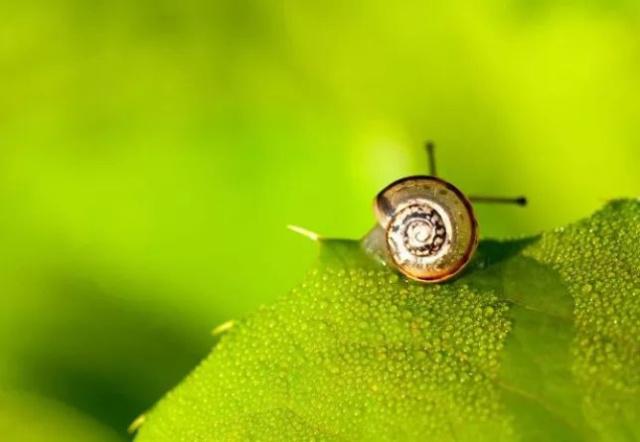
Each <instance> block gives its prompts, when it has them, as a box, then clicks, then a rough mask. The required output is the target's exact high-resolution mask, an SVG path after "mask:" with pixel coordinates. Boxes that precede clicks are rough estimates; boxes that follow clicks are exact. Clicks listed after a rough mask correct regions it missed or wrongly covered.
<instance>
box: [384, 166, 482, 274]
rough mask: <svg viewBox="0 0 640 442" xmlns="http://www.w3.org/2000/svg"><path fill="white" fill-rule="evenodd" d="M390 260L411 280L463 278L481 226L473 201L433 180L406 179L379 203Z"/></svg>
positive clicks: (389, 189) (391, 187) (386, 190)
mask: <svg viewBox="0 0 640 442" xmlns="http://www.w3.org/2000/svg"><path fill="white" fill-rule="evenodd" d="M375 212H376V217H377V219H378V223H379V224H380V226H381V227H382V228H383V229H384V230H385V241H384V242H385V245H386V248H387V250H386V253H387V255H388V260H389V261H391V262H392V263H393V264H394V265H395V267H396V268H397V269H398V270H399V271H400V272H402V273H403V274H404V275H406V276H407V277H409V278H411V279H414V280H416V281H421V282H427V283H432V282H441V281H445V280H447V279H449V278H452V277H453V276H455V275H456V274H458V273H459V272H460V271H461V270H462V269H463V268H464V266H465V265H466V264H467V263H468V262H469V260H470V259H471V256H472V255H473V253H474V251H475V250H476V247H477V243H478V223H477V221H476V217H475V215H474V213H473V208H472V206H471V203H470V202H469V200H468V199H467V197H466V196H465V195H464V194H463V193H462V192H461V191H460V190H458V189H457V188H456V187H455V186H453V185H452V184H450V183H448V182H446V181H444V180H441V179H439V178H436V177H432V176H412V177H407V178H402V179H400V180H398V181H395V182H393V183H391V184H390V185H388V186H387V187H385V188H384V189H383V190H382V191H381V192H380V193H379V194H378V196H377V197H376V199H375Z"/></svg>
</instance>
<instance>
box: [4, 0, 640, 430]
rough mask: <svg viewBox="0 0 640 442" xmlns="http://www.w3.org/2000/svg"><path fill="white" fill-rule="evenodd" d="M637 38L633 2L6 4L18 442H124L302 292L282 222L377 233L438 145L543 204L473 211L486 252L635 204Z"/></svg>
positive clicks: (462, 173)
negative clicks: (617, 203) (209, 363)
mask: <svg viewBox="0 0 640 442" xmlns="http://www.w3.org/2000/svg"><path fill="white" fill-rule="evenodd" d="M639 25H640V3H638V2H636V1H625V0H611V1H605V0H592V1H579V0H575V1H572V0H569V1H563V2H551V1H544V0H511V1H509V0H505V1H492V0H483V1H468V2H465V1H458V0H456V1H446V2H419V1H399V2H380V1H373V0H367V1H348V0H347V1H345V0H341V1H333V0H330V1H326V2H304V1H302V2H301V1H289V0H280V1H274V0H219V1H201V0H180V1H179V0H164V1H160V0H159V1H146V0H145V1H124V0H111V1H108V2H107V1H82V0H73V1H72V0H66V1H64V0H61V1H50V0H47V1H45V0H40V1H38V0H23V1H20V2H2V3H0V262H1V266H0V408H1V409H2V410H5V411H3V412H2V413H1V414H2V415H3V418H0V439H2V440H3V441H13V440H19V441H26V440H29V441H31V440H33V441H40V440H48V441H52V440H53V441H57V440H60V441H66V440H90V439H89V437H88V436H78V435H79V434H89V433H83V432H89V431H91V434H93V435H94V437H95V440H96V441H113V440H127V438H128V437H127V435H126V427H127V425H128V424H129V423H130V422H131V421H132V420H133V419H134V418H135V417H136V416H137V415H138V414H140V413H141V412H143V411H144V410H145V409H147V408H148V407H150V406H151V405H152V404H153V403H154V401H155V400H157V399H158V398H159V397H160V396H161V395H162V394H163V393H164V392H165V391H167V390H168V389H169V388H170V387H171V386H172V385H174V384H176V383H177V382H178V381H179V380H180V378H181V377H182V376H184V375H185V374H186V373H187V372H188V371H189V370H190V369H191V368H192V367H193V366H194V365H195V364H196V363H197V362H198V360H199V359H200V358H202V357H203V356H204V355H205V354H206V353H207V352H208V350H209V349H210V348H211V346H212V345H213V344H214V343H215V338H213V337H211V335H210V330H211V329H212V328H213V327H214V326H216V325H217V324H219V323H221V322H223V321H225V320H227V319H231V318H237V317H241V316H243V315H245V314H247V313H248V312H250V311H252V310H253V309H255V308H256V307H257V306H259V305H260V304H265V303H269V302H271V301H272V300H273V299H274V298H275V297H277V296H278V295H279V294H282V293H284V292H286V291H287V290H288V289H289V288H290V287H291V286H292V285H293V284H295V282H296V281H297V280H299V279H300V278H301V275H302V274H303V273H304V271H305V269H306V268H307V267H308V266H309V264H310V263H311V262H312V260H313V259H314V257H315V253H316V247H315V246H314V245H313V244H312V243H311V242H309V241H307V240H305V239H304V238H302V237H299V236H296V235H294V234H292V233H291V232H289V231H287V230H286V229H285V225H287V224H290V223H291V224H298V225H302V226H304V227H306V228H309V229H311V230H314V231H317V232H320V233H321V234H324V235H327V236H335V237H360V236H362V235H363V234H364V233H365V232H366V231H367V230H368V229H369V227H370V226H371V225H372V223H373V215H372V213H371V201H372V198H373V196H374V195H375V193H376V192H377V191H378V190H379V189H380V188H381V187H383V186H384V185H386V184H388V183H389V182H390V181H392V180H394V179H396V178H399V177H401V176H403V175H408V174H416V173H422V172H425V171H426V160H425V158H424V155H423V150H422V143H423V141H424V140H425V139H427V138H429V139H433V140H435V141H436V142H437V144H438V162H439V171H440V172H441V174H442V175H443V176H444V177H445V178H447V179H449V180H450V181H452V182H454V183H456V184H457V185H459V187H460V188H461V189H462V190H463V191H466V192H468V193H481V194H498V195H514V194H522V193H524V194H526V195H527V196H528V197H529V199H530V201H531V204H530V206H529V207H528V208H527V209H526V210H520V209H515V208H512V207H480V208H478V212H479V218H480V223H481V229H482V234H483V235H484V236H485V237H486V236H490V237H507V236H519V235H527V234H532V233H535V232H538V231H541V230H544V229H549V228H553V227H556V226H561V225H563V224H564V223H567V222H570V221H572V220H575V219H577V218H579V217H582V216H586V215H588V214H589V213H590V212H592V211H593V210H594V209H596V208H598V207H599V206H600V205H601V204H602V203H603V202H604V201H606V200H607V199H610V198H613V197H617V196H635V195H637V194H638V193H639V190H640V174H639V173H638V165H639V164H640V130H639V123H640V122H639V115H640V81H639V79H640V33H639V32H638V29H640V27H639ZM25 404H27V405H25ZM7 416H9V417H7ZM42 416H46V419H44V420H43V418H42ZM2 419H4V421H3V420H2ZM34 420H37V421H39V422H40V425H39V426H32V425H31V423H32V422H34ZM49 421H51V422H49ZM7 422H10V423H12V424H13V427H12V425H9V424H8V423H7ZM20 422H23V423H24V424H20V425H18V427H19V428H22V429H25V428H26V429H29V430H31V429H33V431H30V432H29V434H30V435H29V436H28V437H31V439H29V438H28V437H27V436H26V433H24V434H22V435H20V434H19V433H20V432H19V431H18V432H16V423H20ZM94 427H95V430H92V429H93V428H94ZM12 428H13V429H12ZM39 434H41V436H38V435H39Z"/></svg>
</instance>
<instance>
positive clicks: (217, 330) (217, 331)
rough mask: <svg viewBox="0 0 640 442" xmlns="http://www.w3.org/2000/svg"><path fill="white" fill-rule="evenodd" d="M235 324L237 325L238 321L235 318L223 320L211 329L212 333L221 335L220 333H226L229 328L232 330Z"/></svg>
mask: <svg viewBox="0 0 640 442" xmlns="http://www.w3.org/2000/svg"><path fill="white" fill-rule="evenodd" d="M234 325H236V321H234V320H233V319H230V320H228V321H226V322H223V323H222V324H220V325H218V326H217V327H216V328H214V329H213V330H211V335H212V336H219V335H221V334H223V333H226V332H228V331H229V330H231V329H232V328H233V326H234Z"/></svg>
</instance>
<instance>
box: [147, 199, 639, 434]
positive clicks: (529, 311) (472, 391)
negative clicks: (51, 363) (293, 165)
mask: <svg viewBox="0 0 640 442" xmlns="http://www.w3.org/2000/svg"><path fill="white" fill-rule="evenodd" d="M639 244H640V203H639V202H638V201H615V202H612V203H610V204H608V205H607V206H606V207H605V208H604V209H603V210H601V211H600V212H598V213H596V214H595V215H593V216H592V217H591V218H588V219H586V220H583V221H581V222H579V223H577V224H575V225H572V226H569V227H567V228H564V229H560V230H557V231H554V232H551V233H547V234H543V235H541V236H538V237H533V238H527V239H521V240H514V241H507V242H497V241H491V240H485V241H483V242H482V243H481V245H480V248H479V251H478V253H477V255H476V257H475V259H474V261H473V263H472V264H471V266H470V268H469V269H468V270H467V271H466V272H465V273H464V275H463V276H461V277H459V278H457V279H456V280H454V281H452V282H450V283H446V284H440V285H420V284H417V283H413V282H408V281H406V280H405V279H403V278H401V277H399V276H398V275H397V274H395V273H394V272H393V271H391V270H390V269H388V268H386V267H384V266H382V265H381V264H379V263H378V262H377V261H374V260H373V259H371V258H369V257H368V256H367V255H365V254H364V252H363V251H362V248H361V247H360V243H358V242H354V241H327V242H324V243H323V246H322V254H321V258H320V260H319V262H318V264H317V266H316V268H314V269H313V270H312V271H310V272H309V274H308V276H307V277H306V279H305V280H304V282H303V283H302V284H301V285H300V286H299V287H297V288H296V289H294V290H293V291H292V292H291V293H290V294H289V295H288V296H286V297H284V298H283V299H282V300H280V301H279V302H278V303H276V304H275V305H273V306H271V307H266V308H263V309H261V310H259V311H258V312H257V313H255V314H254V315H253V316H251V317H250V318H248V319H247V320H245V321H244V322H241V323H240V324H239V325H238V326H236V327H235V328H234V329H232V330H231V331H230V332H229V333H228V334H227V335H226V336H225V337H224V338H223V339H222V340H221V342H220V343H219V345H218V346H217V347H216V349H215V351H213V353H212V354H211V355H210V356H209V357H208V358H207V359H206V360H205V361H204V362H203V363H202V364H201V365H200V366H199V367H198V368H197V369H196V370H195V371H194V372H193V373H192V374H191V375H190V376H188V377H187V379H185V380H184V382H183V383H182V384H181V385H179V386H178V387H177V388H176V389H175V390H174V391H172V392H171V393H169V394H168V395H167V397H166V398H165V399H163V400H162V401H161V402H160V403H159V404H158V405H157V406H156V408H155V409H154V410H152V412H151V413H150V414H149V416H148V419H147V424H145V426H143V427H142V429H141V431H140V433H139V436H138V438H137V439H136V440H137V441H138V442H163V441H170V442H180V441H185V442H187V441H189V442H193V441H214V440H310V439H315V440H454V439H455V440H474V441H475V440H491V441H494V440H524V441H528V440H531V441H535V440H634V439H639V438H640V419H639V417H640V416H639V414H640V333H639V332H640V328H639V325H638V324H640V272H639V269H640V252H639V246H638V245H639Z"/></svg>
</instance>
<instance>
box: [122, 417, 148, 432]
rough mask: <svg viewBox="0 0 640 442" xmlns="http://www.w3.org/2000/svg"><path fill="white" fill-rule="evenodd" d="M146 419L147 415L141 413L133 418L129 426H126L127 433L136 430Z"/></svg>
mask: <svg viewBox="0 0 640 442" xmlns="http://www.w3.org/2000/svg"><path fill="white" fill-rule="evenodd" d="M146 419H147V415H146V414H144V413H142V414H141V415H140V416H138V417H137V418H135V419H134V420H133V422H131V425H129V428H127V432H128V433H129V434H133V433H135V432H136V431H138V430H139V429H140V428H141V427H142V426H143V425H144V422H145V421H146Z"/></svg>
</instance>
